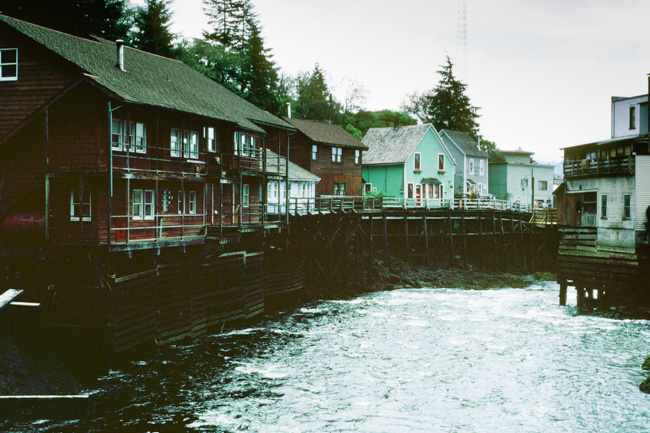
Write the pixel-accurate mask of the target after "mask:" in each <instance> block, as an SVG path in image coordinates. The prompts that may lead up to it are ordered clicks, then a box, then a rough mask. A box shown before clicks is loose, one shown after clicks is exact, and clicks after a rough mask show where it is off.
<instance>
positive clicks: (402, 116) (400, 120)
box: [346, 110, 418, 136]
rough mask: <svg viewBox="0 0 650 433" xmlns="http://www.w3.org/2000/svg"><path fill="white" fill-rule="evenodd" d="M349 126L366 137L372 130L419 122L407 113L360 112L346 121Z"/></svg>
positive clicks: (384, 111) (386, 111)
mask: <svg viewBox="0 0 650 433" xmlns="http://www.w3.org/2000/svg"><path fill="white" fill-rule="evenodd" d="M346 122H347V124H348V125H349V126H352V127H354V128H355V129H357V130H358V131H360V132H361V135H362V136H364V135H366V132H368V130H369V129H370V128H387V127H388V128H396V127H398V126H407V125H415V124H417V123H418V122H417V120H415V119H414V118H412V117H411V116H409V115H408V114H406V113H401V112H399V111H392V110H380V111H365V110H360V111H358V112H356V113H354V114H353V115H352V116H349V117H348V118H347V119H346Z"/></svg>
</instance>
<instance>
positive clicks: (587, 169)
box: [564, 156, 634, 178]
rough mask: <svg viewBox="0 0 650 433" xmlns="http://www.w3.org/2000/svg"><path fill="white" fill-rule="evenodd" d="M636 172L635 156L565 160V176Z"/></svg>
mask: <svg viewBox="0 0 650 433" xmlns="http://www.w3.org/2000/svg"><path fill="white" fill-rule="evenodd" d="M611 174H619V175H628V174H629V175H631V174H634V156H618V157H614V158H597V159H577V160H569V161H564V177H565V178H570V177H576V176H600V175H611Z"/></svg>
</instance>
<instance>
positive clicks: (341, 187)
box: [339, 183, 345, 195]
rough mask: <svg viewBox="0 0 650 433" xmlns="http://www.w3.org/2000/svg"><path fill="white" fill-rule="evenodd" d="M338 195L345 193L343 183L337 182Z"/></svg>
mask: <svg viewBox="0 0 650 433" xmlns="http://www.w3.org/2000/svg"><path fill="white" fill-rule="evenodd" d="M339 195H345V183H340V184H339Z"/></svg>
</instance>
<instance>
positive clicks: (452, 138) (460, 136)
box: [440, 129, 488, 195]
mask: <svg viewBox="0 0 650 433" xmlns="http://www.w3.org/2000/svg"><path fill="white" fill-rule="evenodd" d="M440 137H442V139H443V141H444V142H445V144H446V145H447V147H448V148H449V151H450V152H451V154H452V155H453V157H454V159H455V160H456V163H457V164H458V166H457V168H456V174H455V176H454V185H455V188H456V191H457V192H458V193H459V194H472V193H475V194H480V195H485V194H487V193H488V154H487V152H485V151H483V150H481V149H480V148H479V147H478V142H476V141H475V140H473V139H472V137H470V136H469V134H467V133H465V132H460V131H452V130H450V129H443V130H442V131H441V132H440Z"/></svg>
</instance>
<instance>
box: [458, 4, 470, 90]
mask: <svg viewBox="0 0 650 433" xmlns="http://www.w3.org/2000/svg"><path fill="white" fill-rule="evenodd" d="M455 66H456V75H457V77H458V79H459V80H460V81H462V82H463V83H465V84H467V80H468V78H469V73H468V65H467V0H458V22H457V24H456V65H455Z"/></svg>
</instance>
